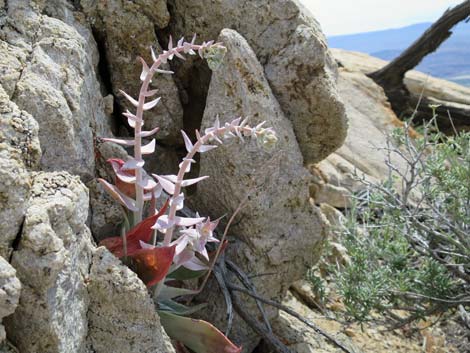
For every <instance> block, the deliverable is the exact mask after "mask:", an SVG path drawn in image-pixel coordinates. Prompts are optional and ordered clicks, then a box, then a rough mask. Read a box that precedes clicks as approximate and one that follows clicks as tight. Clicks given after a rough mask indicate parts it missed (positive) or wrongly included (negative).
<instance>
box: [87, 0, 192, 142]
mask: <svg viewBox="0 0 470 353" xmlns="http://www.w3.org/2000/svg"><path fill="white" fill-rule="evenodd" d="M80 4H81V7H82V11H83V12H84V13H85V14H86V16H87V18H88V20H89V21H90V23H91V24H92V26H93V28H94V29H95V32H96V34H97V38H98V39H99V40H100V42H101V43H102V44H103V55H105V56H106V61H107V70H108V72H109V76H110V77H109V80H110V84H111V88H112V90H113V93H114V94H115V96H116V98H117V101H118V103H119V105H120V106H121V108H129V109H131V110H132V111H134V110H135V108H134V107H132V106H131V105H130V104H129V102H128V101H127V100H126V98H125V97H124V96H123V95H122V94H120V93H119V90H123V91H126V92H127V93H128V94H130V95H132V96H133V97H136V98H137V97H138V95H139V89H140V85H141V81H140V80H139V76H140V73H141V71H142V65H141V64H140V61H138V60H137V56H141V57H142V58H144V59H145V60H146V61H147V63H148V64H149V65H150V64H151V62H152V61H151V56H150V47H153V49H154V50H155V52H156V53H158V54H160V53H161V52H162V49H161V47H160V45H159V44H158V39H157V36H156V33H155V28H162V27H165V26H166V25H167V24H168V21H169V13H168V10H167V8H166V1H164V0H139V1H125V0H110V1H106V2H99V1H90V0H81V1H80ZM123 29H125V30H123ZM162 68H165V69H167V70H168V69H169V66H168V65H167V64H166V65H163V66H162ZM151 86H153V88H159V95H160V96H161V97H162V99H161V101H160V103H159V104H158V106H157V107H156V108H155V109H152V110H151V111H148V112H146V113H145V117H144V119H145V127H146V128H148V129H152V128H154V127H156V126H159V127H160V132H159V133H158V134H157V135H156V138H157V140H159V141H162V142H163V143H165V144H175V143H180V140H179V131H180V130H181V128H182V126H183V108H182V106H181V103H180V100H179V96H178V90H177V89H176V85H175V83H174V81H173V78H172V76H171V75H162V74H156V76H155V78H154V80H153V83H152V84H151Z"/></svg>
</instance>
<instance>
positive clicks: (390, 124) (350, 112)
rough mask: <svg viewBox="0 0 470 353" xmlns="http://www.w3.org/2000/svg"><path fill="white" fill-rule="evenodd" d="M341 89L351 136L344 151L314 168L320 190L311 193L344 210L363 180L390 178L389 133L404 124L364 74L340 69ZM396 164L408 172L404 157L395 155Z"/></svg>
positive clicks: (381, 93) (342, 148) (312, 169)
mask: <svg viewBox="0 0 470 353" xmlns="http://www.w3.org/2000/svg"><path fill="white" fill-rule="evenodd" d="M338 89H339V92H340V95H341V98H342V100H343V101H344V103H345V107H346V114H347V116H348V120H349V130H348V136H347V137H346V141H345V143H344V145H343V146H342V147H341V148H339V149H338V150H337V151H336V152H334V153H333V154H331V155H330V156H328V157H327V158H326V159H325V160H323V161H321V162H320V163H318V164H317V165H316V166H313V165H312V166H311V168H310V170H311V172H312V174H314V175H316V176H317V177H316V179H315V180H316V184H317V185H316V188H315V187H313V188H312V189H311V191H312V190H313V191H314V192H313V193H312V197H313V198H314V199H315V202H316V203H328V204H330V205H332V206H335V207H340V208H344V207H347V206H348V201H347V199H348V198H347V196H348V195H349V193H352V192H357V191H359V190H361V189H363V188H365V185H364V184H363V183H362V182H360V181H359V180H358V179H359V178H360V177H364V178H366V179H367V180H369V181H377V180H383V179H385V178H386V177H387V176H388V167H387V165H386V164H385V160H386V157H387V152H386V151H385V150H384V147H386V146H387V133H391V132H392V130H393V129H394V128H397V127H400V126H402V125H403V123H402V122H401V121H400V120H398V118H397V116H396V115H395V113H394V112H393V111H392V109H391V107H390V104H389V103H388V100H387V98H386V96H385V94H384V92H383V90H382V88H381V87H380V86H378V85H377V84H375V82H374V81H372V80H371V79H370V78H368V77H367V76H365V75H364V74H362V73H359V72H348V71H346V70H343V69H340V74H339V80H338ZM392 157H393V156H392ZM392 161H393V163H394V164H396V166H397V167H398V168H400V169H401V170H405V165H404V161H403V160H402V159H401V158H397V157H396V156H395V157H394V158H392ZM329 191H335V192H334V193H333V192H329ZM342 200H344V201H346V202H342Z"/></svg>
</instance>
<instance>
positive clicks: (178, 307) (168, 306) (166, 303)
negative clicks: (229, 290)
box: [158, 295, 207, 316]
mask: <svg viewBox="0 0 470 353" xmlns="http://www.w3.org/2000/svg"><path fill="white" fill-rule="evenodd" d="M158 305H159V307H160V310H164V311H166V312H170V313H172V314H176V315H182V316H189V315H192V314H194V313H195V312H197V311H199V310H201V309H203V308H205V307H206V306H207V303H201V304H199V305H194V306H186V305H183V304H180V303H177V302H175V301H174V300H171V299H166V300H163V299H162V298H161V295H160V296H159V297H158Z"/></svg>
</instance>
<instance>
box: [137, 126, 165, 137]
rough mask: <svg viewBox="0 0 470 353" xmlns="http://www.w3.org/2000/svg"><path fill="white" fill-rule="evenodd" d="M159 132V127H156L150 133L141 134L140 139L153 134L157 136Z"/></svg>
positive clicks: (143, 132)
mask: <svg viewBox="0 0 470 353" xmlns="http://www.w3.org/2000/svg"><path fill="white" fill-rule="evenodd" d="M158 130H160V128H159V127H156V128H155V129H152V130H150V131H142V132H141V133H140V137H148V136H152V135H153V134H156V133H157V132H158Z"/></svg>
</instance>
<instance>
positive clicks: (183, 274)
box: [168, 267, 207, 281]
mask: <svg viewBox="0 0 470 353" xmlns="http://www.w3.org/2000/svg"><path fill="white" fill-rule="evenodd" d="M206 272H207V271H191V270H189V269H187V268H185V267H178V268H177V269H176V270H174V271H173V272H171V273H170V274H168V278H173V279H176V280H178V281H186V280H188V279H194V278H199V277H201V276H204V274H205V273H206Z"/></svg>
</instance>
